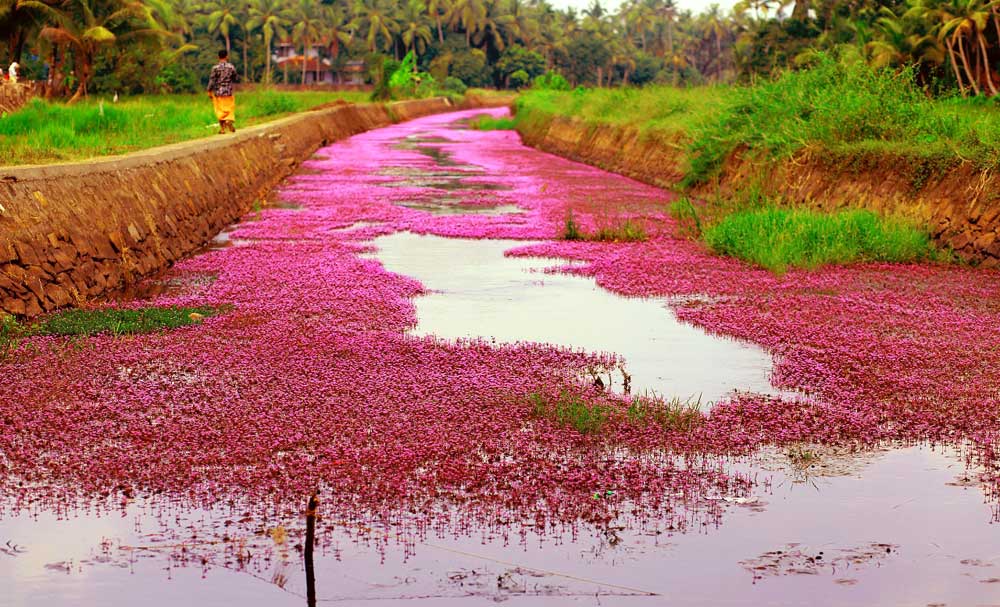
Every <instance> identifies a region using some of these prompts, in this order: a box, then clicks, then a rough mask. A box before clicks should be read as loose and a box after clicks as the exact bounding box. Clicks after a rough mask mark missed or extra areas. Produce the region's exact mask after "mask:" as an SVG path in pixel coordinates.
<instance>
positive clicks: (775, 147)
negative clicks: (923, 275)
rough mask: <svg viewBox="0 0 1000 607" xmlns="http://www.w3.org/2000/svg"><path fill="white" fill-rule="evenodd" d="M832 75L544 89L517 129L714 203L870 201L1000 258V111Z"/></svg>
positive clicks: (547, 145)
mask: <svg viewBox="0 0 1000 607" xmlns="http://www.w3.org/2000/svg"><path fill="white" fill-rule="evenodd" d="M831 69H832V68H831ZM833 72H834V73H833V74H831V75H829V78H828V79H827V80H828V81H827V80H824V81H823V82H822V83H819V84H815V83H813V84H814V85H815V86H813V85H810V86H809V87H807V90H806V91H805V92H803V91H802V90H800V89H801V88H802V87H801V86H799V85H800V84H801V83H800V82H799V79H801V78H805V77H807V76H808V74H807V75H806V76H801V75H799V76H789V77H788V78H785V79H782V80H780V81H777V82H774V83H769V84H767V85H760V86H757V87H748V88H745V89H699V90H696V91H685V90H679V89H670V88H655V87H654V88H653V89H642V90H622V91H596V90H595V91H585V92H583V91H577V92H566V93H560V92H553V91H532V92H530V93H527V94H526V95H522V96H521V97H520V98H519V100H518V102H517V107H515V110H516V111H517V114H518V117H517V121H516V122H517V129H518V131H519V132H520V133H521V135H522V137H523V139H524V141H525V142H526V143H527V144H529V145H531V146H533V147H536V148H539V149H542V150H544V151H547V152H550V153H553V154H557V155H560V156H563V157H566V158H570V159H572V160H576V161H580V162H585V163H587V164H591V165H594V166H597V167H600V168H603V169H606V170H610V171H614V172H616V173H619V174H623V175H627V176H629V177H633V178H635V179H638V180H640V181H643V182H646V183H649V184H653V185H656V186H659V187H663V188H669V189H675V190H681V191H682V192H683V193H685V194H687V195H689V196H690V197H692V198H695V199H701V200H704V201H706V204H707V205H708V207H709V209H710V211H712V212H714V210H715V209H721V210H723V211H725V210H727V209H729V210H736V209H737V207H739V205H740V203H739V201H740V200H743V199H753V200H755V201H764V202H766V203H767V204H777V205H791V206H796V207H806V208H809V209H813V210H817V211H822V212H835V211H841V210H845V209H865V210H869V211H873V212H875V213H877V214H879V215H880V216H882V217H884V218H895V219H902V220H904V221H905V222H906V223H909V224H912V225H915V226H917V227H919V228H920V229H922V230H925V231H926V232H927V233H928V234H929V235H930V236H932V237H933V239H934V240H935V242H936V243H937V244H938V245H940V246H941V247H943V248H945V249H948V250H951V251H954V252H955V253H956V254H957V256H958V257H960V258H963V259H966V260H969V261H971V262H973V263H981V264H983V265H985V266H988V267H990V266H992V267H996V266H1000V204H998V202H997V199H996V194H995V192H996V191H997V189H998V185H1000V183H998V178H997V176H996V174H995V160H994V159H995V157H996V153H997V152H996V150H995V149H994V146H993V143H992V142H993V141H994V139H993V138H992V133H993V130H992V129H993V125H994V124H995V118H994V117H993V116H992V114H991V110H989V109H988V108H985V109H984V108H978V107H972V106H968V107H966V105H961V104H959V103H958V102H953V103H946V102H943V101H937V100H928V99H926V97H925V96H923V95H922V94H918V92H914V91H912V90H910V89H909V88H907V87H905V86H903V85H900V84H899V83H896V82H895V81H893V83H890V84H892V86H889V85H886V86H888V89H886V88H885V87H879V86H875V84H879V83H875V84H873V83H871V82H868V81H867V80H865V81H863V82H855V81H854V80H851V79H850V78H849V77H848V76H850V74H848V75H846V76H845V75H844V74H841V73H840V71H837V70H833ZM810 82H811V81H810ZM882 84H885V83H882ZM883 89H885V90H883ZM897 89H898V90H897ZM790 91H791V92H790ZM792 92H794V93H795V94H794V95H793V94H792ZM897 93H898V95H897ZM897 97H898V98H897ZM859 99H860V100H861V101H859ZM859 107H862V108H863V107H869V108H878V109H877V111H876V110H874V109H873V110H872V111H864V110H859V109H858V108H859ZM918 118H919V119H918ZM710 214H711V213H710Z"/></svg>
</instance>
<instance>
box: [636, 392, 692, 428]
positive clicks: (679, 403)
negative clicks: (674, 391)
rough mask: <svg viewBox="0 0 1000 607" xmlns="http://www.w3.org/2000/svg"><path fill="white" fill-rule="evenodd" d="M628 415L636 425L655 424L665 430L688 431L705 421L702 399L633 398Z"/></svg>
mask: <svg viewBox="0 0 1000 607" xmlns="http://www.w3.org/2000/svg"><path fill="white" fill-rule="evenodd" d="M627 415H628V419H629V421H630V422H632V423H634V424H637V425H643V424H649V423H653V424H656V425H658V426H660V427H661V428H663V429H664V430H680V431H688V430H692V429H694V428H696V427H697V426H699V425H700V424H701V423H702V422H703V421H704V420H705V416H704V415H703V414H702V413H701V399H686V400H682V399H680V398H677V397H674V398H671V399H667V398H664V397H662V396H656V395H654V396H634V397H632V402H631V403H630V404H629V407H628V411H627Z"/></svg>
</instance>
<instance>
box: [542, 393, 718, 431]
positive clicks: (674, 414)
mask: <svg viewBox="0 0 1000 607" xmlns="http://www.w3.org/2000/svg"><path fill="white" fill-rule="evenodd" d="M528 402H529V403H530V404H531V413H532V415H533V416H534V417H536V418H539V419H548V420H551V421H553V422H555V423H556V424H558V425H560V426H564V427H567V428H573V429H574V430H576V431H577V432H579V433H580V434H588V435H593V434H599V433H601V431H602V430H604V428H605V427H606V426H607V424H608V423H609V422H610V421H611V420H612V419H618V420H622V421H624V422H627V423H629V424H632V425H634V426H641V427H645V426H648V425H650V424H653V425H656V426H658V427H659V428H661V429H662V430H664V431H668V430H678V431H682V432H686V431H688V430H693V429H694V428H696V427H697V426H699V425H700V424H701V423H702V422H703V421H704V420H705V416H704V415H703V414H702V413H701V410H700V405H701V402H700V400H692V399H688V400H681V399H679V398H673V399H666V398H663V397H660V396H656V395H653V396H634V397H632V400H631V401H629V403H628V405H627V408H626V406H625V405H624V403H621V402H616V401H614V400H612V399H608V400H603V401H601V400H597V401H595V402H588V401H587V400H585V399H584V398H583V396H582V395H581V394H580V393H579V392H577V391H574V390H571V389H563V390H561V391H560V392H559V396H558V397H555V398H552V397H547V396H545V395H543V394H541V393H538V392H535V393H532V394H529V395H528Z"/></svg>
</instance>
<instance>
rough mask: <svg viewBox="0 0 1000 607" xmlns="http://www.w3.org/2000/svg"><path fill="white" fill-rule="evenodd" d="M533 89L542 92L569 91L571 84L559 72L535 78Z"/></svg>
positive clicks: (547, 73)
mask: <svg viewBox="0 0 1000 607" xmlns="http://www.w3.org/2000/svg"><path fill="white" fill-rule="evenodd" d="M532 88H536V89H538V90H541V91H568V90H569V88H570V87H569V82H568V81H567V80H566V79H565V78H563V77H562V74H560V73H559V72H546V73H544V74H542V75H541V76H538V77H537V78H535V81H534V83H533V84H532Z"/></svg>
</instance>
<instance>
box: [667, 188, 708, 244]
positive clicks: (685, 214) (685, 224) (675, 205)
mask: <svg viewBox="0 0 1000 607" xmlns="http://www.w3.org/2000/svg"><path fill="white" fill-rule="evenodd" d="M669 211H670V216H671V217H673V218H674V219H676V220H677V223H678V224H679V225H680V229H681V233H682V234H685V235H686V236H689V237H692V238H701V232H702V227H701V217H700V216H699V215H698V209H696V208H695V206H694V204H693V203H692V202H691V199H690V198H688V197H687V196H682V197H680V198H678V199H677V200H674V201H673V202H671V203H670V209H669Z"/></svg>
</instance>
